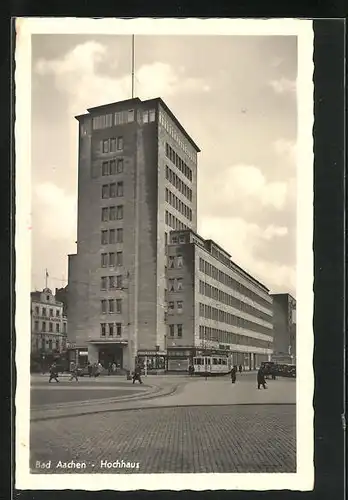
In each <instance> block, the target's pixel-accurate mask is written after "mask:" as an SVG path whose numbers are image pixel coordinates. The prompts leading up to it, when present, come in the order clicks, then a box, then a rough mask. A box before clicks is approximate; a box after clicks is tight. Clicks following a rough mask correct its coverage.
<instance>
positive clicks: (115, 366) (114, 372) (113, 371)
mask: <svg viewBox="0 0 348 500" xmlns="http://www.w3.org/2000/svg"><path fill="white" fill-rule="evenodd" d="M111 370H112V373H113V374H114V375H116V370H117V365H116V363H115V361H114V362H113V363H112V365H111Z"/></svg>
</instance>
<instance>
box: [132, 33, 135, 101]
mask: <svg viewBox="0 0 348 500" xmlns="http://www.w3.org/2000/svg"><path fill="white" fill-rule="evenodd" d="M134 45H135V43H134V35H132V99H134V66H135V50H134Z"/></svg>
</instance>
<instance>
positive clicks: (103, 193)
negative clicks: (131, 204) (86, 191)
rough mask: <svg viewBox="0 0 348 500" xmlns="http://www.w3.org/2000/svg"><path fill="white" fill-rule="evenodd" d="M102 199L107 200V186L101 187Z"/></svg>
mask: <svg viewBox="0 0 348 500" xmlns="http://www.w3.org/2000/svg"><path fill="white" fill-rule="evenodd" d="M102 198H103V199H104V200H105V199H106V198H109V184H104V186H102Z"/></svg>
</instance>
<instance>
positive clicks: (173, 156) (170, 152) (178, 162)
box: [166, 142, 192, 181]
mask: <svg viewBox="0 0 348 500" xmlns="http://www.w3.org/2000/svg"><path fill="white" fill-rule="evenodd" d="M166 157H167V158H169V160H170V161H171V162H172V163H173V164H174V165H175V166H176V168H178V169H179V170H180V172H182V173H183V174H184V176H185V177H186V178H187V179H188V180H189V181H192V170H191V169H190V167H189V166H188V165H187V164H186V163H185V162H184V160H183V159H181V158H180V156H179V155H178V154H177V153H176V152H175V151H174V149H172V148H171V147H170V146H169V144H168V143H167V142H166Z"/></svg>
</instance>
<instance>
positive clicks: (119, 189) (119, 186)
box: [116, 182, 123, 196]
mask: <svg viewBox="0 0 348 500" xmlns="http://www.w3.org/2000/svg"><path fill="white" fill-rule="evenodd" d="M116 196H123V182H118V183H117V192H116Z"/></svg>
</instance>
